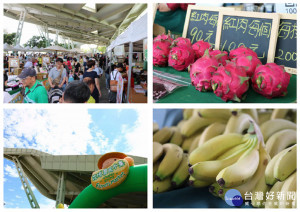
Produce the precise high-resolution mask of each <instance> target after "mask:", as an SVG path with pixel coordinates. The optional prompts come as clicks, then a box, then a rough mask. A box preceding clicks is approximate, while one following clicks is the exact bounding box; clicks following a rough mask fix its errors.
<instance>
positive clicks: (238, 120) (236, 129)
mask: <svg viewBox="0 0 300 212" xmlns="http://www.w3.org/2000/svg"><path fill="white" fill-rule="evenodd" d="M250 121H254V120H253V118H252V117H251V116H250V115H248V114H246V113H240V114H238V115H237V116H231V118H230V119H229V120H228V122H227V125H226V128H225V131H224V134H228V133H239V134H245V132H246V131H247V130H248V128H249V126H250V123H251V122H250Z"/></svg>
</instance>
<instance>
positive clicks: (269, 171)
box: [265, 147, 291, 185]
mask: <svg viewBox="0 0 300 212" xmlns="http://www.w3.org/2000/svg"><path fill="white" fill-rule="evenodd" d="M290 149H291V147H289V148H287V149H284V150H282V151H281V152H279V153H278V154H277V155H275V156H274V157H273V158H272V160H271V161H270V162H269V164H268V166H267V168H266V171H265V179H266V184H267V185H274V184H275V183H276V181H277V179H276V178H275V176H274V168H275V164H276V162H277V160H278V159H279V158H280V157H281V156H282V155H283V154H285V153H286V152H287V151H289V150H290Z"/></svg>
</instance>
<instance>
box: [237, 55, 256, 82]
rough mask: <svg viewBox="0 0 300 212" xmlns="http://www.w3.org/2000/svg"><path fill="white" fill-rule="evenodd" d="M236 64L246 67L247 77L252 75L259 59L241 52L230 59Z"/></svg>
mask: <svg viewBox="0 0 300 212" xmlns="http://www.w3.org/2000/svg"><path fill="white" fill-rule="evenodd" d="M232 61H233V62H235V63H236V65H237V66H243V67H245V69H246V72H247V75H248V77H252V75H253V73H254V71H255V69H256V67H257V66H259V65H261V61H260V60H259V59H258V58H257V57H255V56H252V55H247V54H242V55H239V56H237V57H235V58H233V60H232Z"/></svg>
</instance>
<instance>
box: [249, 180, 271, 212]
mask: <svg viewBox="0 0 300 212" xmlns="http://www.w3.org/2000/svg"><path fill="white" fill-rule="evenodd" d="M270 189H271V186H269V185H267V184H266V180H265V176H264V175H262V177H261V178H260V179H259V181H258V182H257V184H256V185H255V187H254V189H253V191H252V200H251V204H252V206H253V207H255V208H263V207H265V205H264V204H263V202H265V201H266V193H267V192H269V191H270ZM260 194H262V199H261V198H260V197H259V195H260Z"/></svg>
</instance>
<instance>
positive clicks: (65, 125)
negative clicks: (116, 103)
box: [3, 109, 151, 208]
mask: <svg viewBox="0 0 300 212" xmlns="http://www.w3.org/2000/svg"><path fill="white" fill-rule="evenodd" d="M144 114H145V111H144ZM142 120H144V117H143V112H142V111H141V110H133V109H124V110H121V109H89V110H87V109H81V110H78V109H71V110H70V109H55V110H50V109H49V110H36V109H26V110H23V109H5V110H4V122H3V129H4V130H3V135H4V147H9V148H33V149H37V150H40V151H43V152H47V153H50V154H54V155H84V154H104V153H106V152H110V151H120V152H124V153H126V154H130V155H136V156H142V157H147V155H148V152H147V151H146V150H147V148H144V147H145V142H147V141H146V139H145V134H147V133H148V132H147V130H146V129H147V126H146V124H147V121H145V120H144V121H142ZM149 121H150V120H149ZM149 130H150V131H151V129H149ZM141 138H143V139H141ZM3 168H4V172H3V173H4V202H5V206H4V207H5V208H30V205H29V203H28V200H27V197H26V195H25V192H24V190H23V189H22V184H21V181H20V179H19V177H18V174H17V170H16V168H15V166H14V163H13V162H11V161H9V160H6V159H4V164H3ZM32 188H33V192H34V194H35V196H36V198H37V200H38V203H39V204H40V206H41V208H53V207H54V205H55V201H52V200H49V199H47V198H46V197H44V196H43V195H41V194H40V193H39V192H38V191H37V189H36V188H35V187H34V186H33V187H32Z"/></svg>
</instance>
